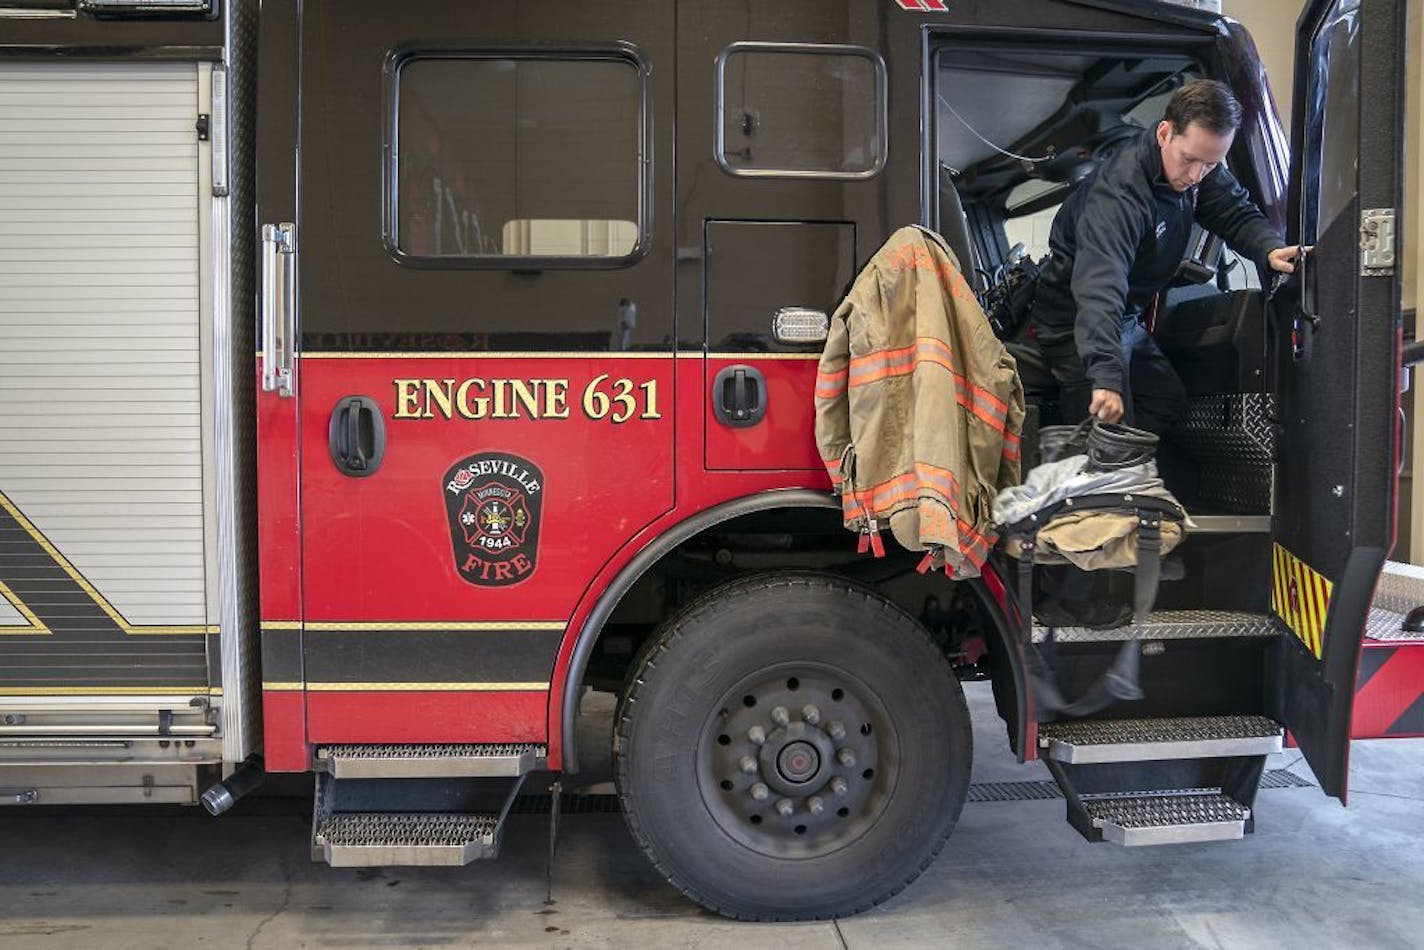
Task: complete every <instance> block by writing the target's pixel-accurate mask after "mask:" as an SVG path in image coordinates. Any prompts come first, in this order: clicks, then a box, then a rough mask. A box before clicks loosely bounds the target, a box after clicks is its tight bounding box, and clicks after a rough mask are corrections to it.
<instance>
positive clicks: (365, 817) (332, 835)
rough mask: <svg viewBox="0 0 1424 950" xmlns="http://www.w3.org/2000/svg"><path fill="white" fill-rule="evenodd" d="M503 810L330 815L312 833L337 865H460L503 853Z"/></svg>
mask: <svg viewBox="0 0 1424 950" xmlns="http://www.w3.org/2000/svg"><path fill="white" fill-rule="evenodd" d="M499 839H500V820H499V816H498V815H422V814H360V813H342V814H335V815H329V816H328V817H327V818H325V819H324V820H323V821H322V823H321V825H320V826H319V827H318V828H317V830H316V833H315V834H314V835H313V836H312V843H313V844H315V845H316V846H317V847H318V848H320V849H321V851H322V853H323V854H324V856H325V857H326V862H327V863H328V864H330V865H331V866H332V867H334V868H359V867H392V866H428V867H436V866H441V867H458V866H460V865H463V864H469V863H470V862H471V861H477V860H480V859H481V858H493V857H494V856H495V855H496V854H498V853H499Z"/></svg>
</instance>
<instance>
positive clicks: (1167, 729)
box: [1038, 716, 1283, 765]
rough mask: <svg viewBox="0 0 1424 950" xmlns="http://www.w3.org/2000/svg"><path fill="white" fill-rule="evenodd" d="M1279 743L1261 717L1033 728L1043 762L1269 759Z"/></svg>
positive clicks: (1278, 734)
mask: <svg viewBox="0 0 1424 950" xmlns="http://www.w3.org/2000/svg"><path fill="white" fill-rule="evenodd" d="M1282 741H1283V730H1282V729H1281V727H1280V725H1279V724H1278V723H1276V722H1273V721H1272V720H1270V719H1267V718H1265V717H1264V716H1195V717H1190V718H1180V719H1080V720H1077V721H1071V722H1046V723H1043V724H1041V725H1040V726H1039V727H1038V744H1039V747H1040V748H1041V749H1043V750H1044V753H1043V755H1044V758H1048V759H1055V760H1057V761H1059V762H1071V763H1073V764H1075V765H1078V764H1088V763H1096V762H1150V761H1157V760H1160V759H1209V758H1220V757H1223V756H1233V755H1270V754H1272V753H1275V752H1280V751H1281V748H1282Z"/></svg>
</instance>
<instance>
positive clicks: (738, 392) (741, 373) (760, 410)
mask: <svg viewBox="0 0 1424 950" xmlns="http://www.w3.org/2000/svg"><path fill="white" fill-rule="evenodd" d="M712 411H713V412H715V413H716V415H717V421H718V422H721V423H722V424H723V425H727V426H731V427H732V428H735V429H740V428H745V427H747V426H754V425H756V424H757V423H758V422H760V421H761V420H762V419H763V418H765V416H766V377H765V376H763V375H762V373H761V370H759V369H757V368H756V367H754V366H746V365H742V364H737V365H735V366H728V367H726V368H724V369H723V370H722V371H721V372H719V373H718V374H717V378H716V379H715V380H713V383H712Z"/></svg>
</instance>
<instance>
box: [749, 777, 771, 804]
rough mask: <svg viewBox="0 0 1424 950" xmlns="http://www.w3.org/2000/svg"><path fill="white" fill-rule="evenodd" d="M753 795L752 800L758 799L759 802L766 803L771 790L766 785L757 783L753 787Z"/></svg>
mask: <svg viewBox="0 0 1424 950" xmlns="http://www.w3.org/2000/svg"><path fill="white" fill-rule="evenodd" d="M751 793H752V798H754V799H756V800H757V801H759V802H764V801H766V800H767V798H768V797H770V795H771V789H769V788H767V787H766V785H765V784H764V783H762V782H757V783H756V784H755V785H753V786H752V787H751Z"/></svg>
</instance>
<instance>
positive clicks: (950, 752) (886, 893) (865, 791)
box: [616, 574, 972, 920]
mask: <svg viewBox="0 0 1424 950" xmlns="http://www.w3.org/2000/svg"><path fill="white" fill-rule="evenodd" d="M971 759H972V738H971V733H970V723H969V712H968V709H967V707H966V706H965V702H964V694H963V692H962V691H961V689H960V687H959V683H958V681H957V680H956V679H955V677H954V675H953V674H952V672H951V671H950V668H949V664H948V663H947V662H946V661H945V659H944V656H943V655H942V654H941V653H940V652H939V650H938V649H936V648H935V647H934V645H933V644H932V643H931V642H930V640H929V638H928V636H927V635H926V633H925V631H924V628H923V627H921V626H920V624H919V623H917V622H916V621H915V620H914V619H913V618H912V617H910V616H909V615H908V614H906V613H905V612H904V611H902V610H900V609H899V608H898V607H896V606H895V605H893V604H891V603H890V602H889V601H886V600H885V599H883V598H881V597H879V596H878V595H876V594H875V593H873V592H871V591H868V590H865V589H863V588H859V587H855V586H852V585H850V584H847V583H846V582H844V581H841V580H839V579H837V578H834V577H830V576H823V575H811V574H788V575H776V576H768V577H759V578H752V579H749V580H743V581H738V582H735V583H732V584H729V585H727V586H725V587H722V588H719V589H718V590H716V591H714V592H712V593H711V594H708V595H707V596H705V597H703V598H701V599H700V600H698V601H697V602H695V603H694V604H692V605H691V606H690V607H689V608H688V609H687V610H686V611H684V612H683V613H682V614H680V615H679V616H678V617H676V618H675V619H673V620H672V621H671V622H669V623H668V624H667V625H666V626H664V627H663V628H662V629H661V630H660V631H659V632H658V633H657V634H656V635H655V636H654V638H653V641H652V643H651V644H650V645H649V647H648V649H647V651H646V652H645V653H644V655H643V657H642V660H641V662H640V664H639V667H638V669H637V671H636V674H635V676H634V677H633V680H632V685H631V686H630V687H629V689H628V691H627V693H626V695H625V696H624V698H623V702H622V704H621V705H620V710H619V716H618V727H617V761H616V772H617V779H618V794H619V797H620V799H621V801H622V806H623V813H624V815H625V816H626V818H627V821H628V827H629V829H630V830H631V831H632V833H633V837H634V838H635V839H636V840H637V842H638V844H639V845H640V846H641V847H642V848H643V850H644V851H646V852H647V854H648V855H649V857H651V858H652V860H653V862H654V864H655V865H656V866H657V867H658V869H659V870H660V871H662V873H663V874H664V875H665V876H666V877H667V879H668V880H669V881H670V882H671V883H672V884H673V885H674V886H675V887H677V888H679V889H680V890H682V891H683V893H685V894H687V895H688V896H689V897H691V898H692V899H693V900H696V901H697V902H698V903H700V904H702V905H703V906H705V907H707V908H709V909H711V910H715V911H717V912H718V913H720V914H724V915H726V916H728V917H737V918H743V919H753V920H806V919H820V918H828V917H841V916H847V915H849V914H854V913H858V912H860V911H862V910H865V909H867V908H869V907H872V906H874V905H876V904H878V903H880V902H882V901H884V900H886V899H887V898H889V897H891V896H892V895H894V894H896V893H898V892H899V891H900V890H902V889H904V887H905V886H906V885H908V884H909V883H910V882H911V881H912V880H914V879H915V878H916V877H917V876H918V875H919V874H920V872H921V871H923V870H924V869H925V867H927V866H928V865H929V863H930V861H932V860H933V859H934V857H935V855H936V854H938V853H939V850H940V848H941V847H943V845H944V842H945V839H946V838H948V836H949V833H950V832H951V831H952V830H953V829H954V824H955V821H956V820H957V819H958V817H959V812H960V809H961V808H962V807H963V805H964V798H965V795H966V793H967V791H968V787H969V769H970V762H971Z"/></svg>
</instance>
